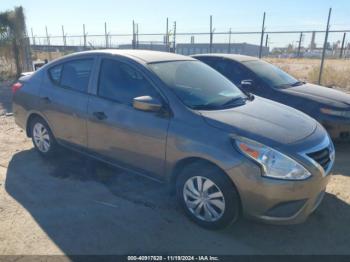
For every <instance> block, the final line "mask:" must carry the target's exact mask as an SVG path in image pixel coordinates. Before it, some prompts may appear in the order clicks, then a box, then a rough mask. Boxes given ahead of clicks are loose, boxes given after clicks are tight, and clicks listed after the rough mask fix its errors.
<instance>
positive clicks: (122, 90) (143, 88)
mask: <svg viewBox="0 0 350 262" xmlns="http://www.w3.org/2000/svg"><path fill="white" fill-rule="evenodd" d="M98 95H99V96H100V97H103V98H108V99H112V100H115V101H118V102H121V103H124V104H132V101H133V99H134V98H135V97H138V96H156V93H155V91H154V89H153V87H152V86H151V84H150V83H149V82H148V81H147V80H146V79H145V78H144V77H143V75H142V74H140V73H139V72H138V71H137V70H135V69H134V68H132V67H131V66H129V65H127V64H125V63H122V62H119V61H116V60H111V59H104V60H103V61H102V65H101V70H100V76H99V83H98Z"/></svg>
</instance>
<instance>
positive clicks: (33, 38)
mask: <svg viewBox="0 0 350 262" xmlns="http://www.w3.org/2000/svg"><path fill="white" fill-rule="evenodd" d="M30 30H31V31H32V41H33V45H35V37H34V33H33V28H31V29H30Z"/></svg>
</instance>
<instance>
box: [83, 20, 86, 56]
mask: <svg viewBox="0 0 350 262" xmlns="http://www.w3.org/2000/svg"><path fill="white" fill-rule="evenodd" d="M83 37H84V50H85V49H86V31H85V24H83Z"/></svg>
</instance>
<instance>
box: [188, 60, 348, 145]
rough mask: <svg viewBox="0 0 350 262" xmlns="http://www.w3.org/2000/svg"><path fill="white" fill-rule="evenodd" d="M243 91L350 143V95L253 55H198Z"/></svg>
mask: <svg viewBox="0 0 350 262" xmlns="http://www.w3.org/2000/svg"><path fill="white" fill-rule="evenodd" d="M193 57H195V58H196V59H199V60H200V61H202V62H204V63H206V64H208V65H210V66H211V67H213V68H214V69H216V70H217V71H219V72H220V73H221V74H223V75H224V76H226V77H227V78H228V79H229V80H230V81H232V82H233V83H234V84H235V85H236V86H238V87H239V88H240V89H241V90H242V91H244V92H249V93H253V94H256V95H258V96H260V97H264V98H268V99H271V100H274V101H276V102H279V103H282V104H285V105H288V106H290V107H293V108H296V109H298V110H300V111H302V112H304V113H306V114H308V115H310V116H311V117H313V118H315V119H316V120H318V121H319V122H320V123H321V124H322V125H323V126H324V127H325V128H326V129H327V131H328V133H329V134H330V136H331V137H332V139H334V140H336V141H350V95H349V94H346V93H343V92H341V91H337V90H334V89H331V88H327V87H323V86H319V85H314V84H309V83H305V82H302V81H299V80H298V79H296V78H294V77H293V76H291V75H289V74H287V73H286V72H284V71H283V70H281V69H279V68H278V67H276V66H274V65H272V64H270V63H267V62H265V61H263V60H260V59H257V58H255V57H250V56H242V55H232V54H203V55H194V56H193Z"/></svg>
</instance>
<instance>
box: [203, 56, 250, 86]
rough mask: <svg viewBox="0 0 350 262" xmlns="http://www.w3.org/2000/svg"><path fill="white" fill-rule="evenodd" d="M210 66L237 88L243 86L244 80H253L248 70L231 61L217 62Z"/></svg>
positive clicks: (211, 63)
mask: <svg viewBox="0 0 350 262" xmlns="http://www.w3.org/2000/svg"><path fill="white" fill-rule="evenodd" d="M210 65H211V66H212V67H213V68H214V69H216V70H217V71H219V72H220V73H221V74H223V75H224V76H226V77H227V78H228V79H230V80H231V81H232V82H233V83H234V84H235V85H237V86H240V85H241V82H242V80H252V79H253V76H252V74H251V73H250V72H249V71H248V70H246V69H244V68H243V67H242V66H240V65H238V64H237V63H235V62H232V61H229V60H222V59H220V60H215V61H212V62H210Z"/></svg>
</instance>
